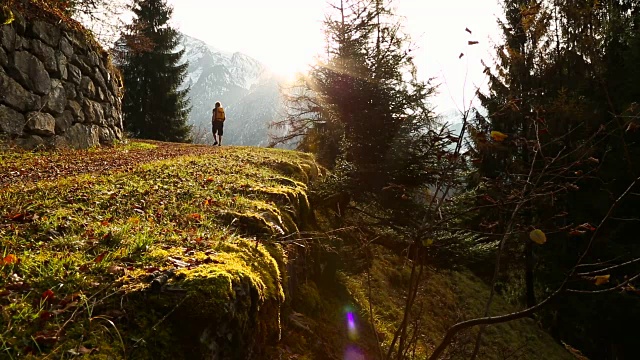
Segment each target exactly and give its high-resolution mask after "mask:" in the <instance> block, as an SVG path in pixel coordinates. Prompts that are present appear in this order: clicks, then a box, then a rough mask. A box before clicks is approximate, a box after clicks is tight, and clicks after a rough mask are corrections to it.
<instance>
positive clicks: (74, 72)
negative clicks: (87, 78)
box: [68, 64, 82, 85]
mask: <svg viewBox="0 0 640 360" xmlns="http://www.w3.org/2000/svg"><path fill="white" fill-rule="evenodd" d="M68 76H69V81H71V82H72V83H74V84H76V85H80V81H81V80H82V72H81V71H80V69H79V68H78V67H77V66H75V65H72V64H69V65H68Z"/></svg>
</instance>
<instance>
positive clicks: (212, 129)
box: [211, 124, 218, 145]
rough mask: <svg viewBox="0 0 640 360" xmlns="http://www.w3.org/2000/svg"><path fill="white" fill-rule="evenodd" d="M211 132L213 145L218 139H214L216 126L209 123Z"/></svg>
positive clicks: (216, 143)
mask: <svg viewBox="0 0 640 360" xmlns="http://www.w3.org/2000/svg"><path fill="white" fill-rule="evenodd" d="M211 132H212V133H213V145H218V141H216V126H215V124H211Z"/></svg>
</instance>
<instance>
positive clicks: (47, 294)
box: [42, 289, 56, 301]
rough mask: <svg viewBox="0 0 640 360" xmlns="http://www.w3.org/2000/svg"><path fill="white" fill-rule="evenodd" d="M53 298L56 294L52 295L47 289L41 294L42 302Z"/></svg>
mask: <svg viewBox="0 0 640 360" xmlns="http://www.w3.org/2000/svg"><path fill="white" fill-rule="evenodd" d="M55 297H56V294H54V292H53V290H51V289H48V290H46V291H45V292H43V293H42V300H44V301H47V300H53V299H54V298H55Z"/></svg>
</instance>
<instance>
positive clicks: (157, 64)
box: [122, 0, 191, 142]
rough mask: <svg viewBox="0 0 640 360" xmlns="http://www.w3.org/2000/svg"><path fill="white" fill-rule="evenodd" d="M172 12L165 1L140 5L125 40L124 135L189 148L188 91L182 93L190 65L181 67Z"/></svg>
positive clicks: (153, 0) (144, 1) (142, 1)
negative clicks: (168, 142) (185, 143)
mask: <svg viewBox="0 0 640 360" xmlns="http://www.w3.org/2000/svg"><path fill="white" fill-rule="evenodd" d="M172 11H173V10H172V8H171V7H169V6H168V5H167V3H166V1H165V0H137V1H136V3H135V6H134V8H133V13H134V14H135V16H136V18H135V19H134V21H133V24H132V26H131V31H130V32H129V33H128V34H126V36H125V37H124V39H125V41H126V51H125V52H124V56H123V58H124V59H123V64H122V73H123V78H124V83H125V95H124V99H123V105H122V107H123V113H124V119H125V126H126V129H127V131H129V132H131V133H132V134H133V136H135V137H138V138H145V139H154V140H162V141H174V142H189V141H191V139H190V136H189V133H190V130H191V127H190V126H189V125H187V119H188V116H189V112H190V107H189V100H188V98H187V94H188V91H189V90H188V89H183V90H179V87H180V85H181V84H182V82H183V80H184V78H185V76H186V72H187V66H188V64H187V63H182V64H181V58H182V55H183V53H184V50H181V51H176V50H175V49H176V47H177V46H178V44H179V33H178V32H177V31H176V30H175V29H173V28H172V27H170V26H169V25H168V21H169V20H170V18H171V14H172ZM141 43H144V44H145V46H141Z"/></svg>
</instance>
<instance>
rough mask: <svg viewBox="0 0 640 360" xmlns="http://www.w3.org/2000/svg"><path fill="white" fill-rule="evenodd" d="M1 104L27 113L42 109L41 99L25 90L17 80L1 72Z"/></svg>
mask: <svg viewBox="0 0 640 360" xmlns="http://www.w3.org/2000/svg"><path fill="white" fill-rule="evenodd" d="M0 103H3V104H5V105H9V106H11V107H12V108H14V109H16V110H19V111H22V112H26V111H32V110H36V109H39V108H40V106H41V105H40V97H39V96H37V95H34V94H32V93H31V92H29V91H27V90H25V89H24V88H23V87H22V86H21V85H20V84H18V83H17V82H16V81H15V80H13V79H12V78H10V77H9V76H8V75H7V74H5V73H4V72H2V71H0Z"/></svg>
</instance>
